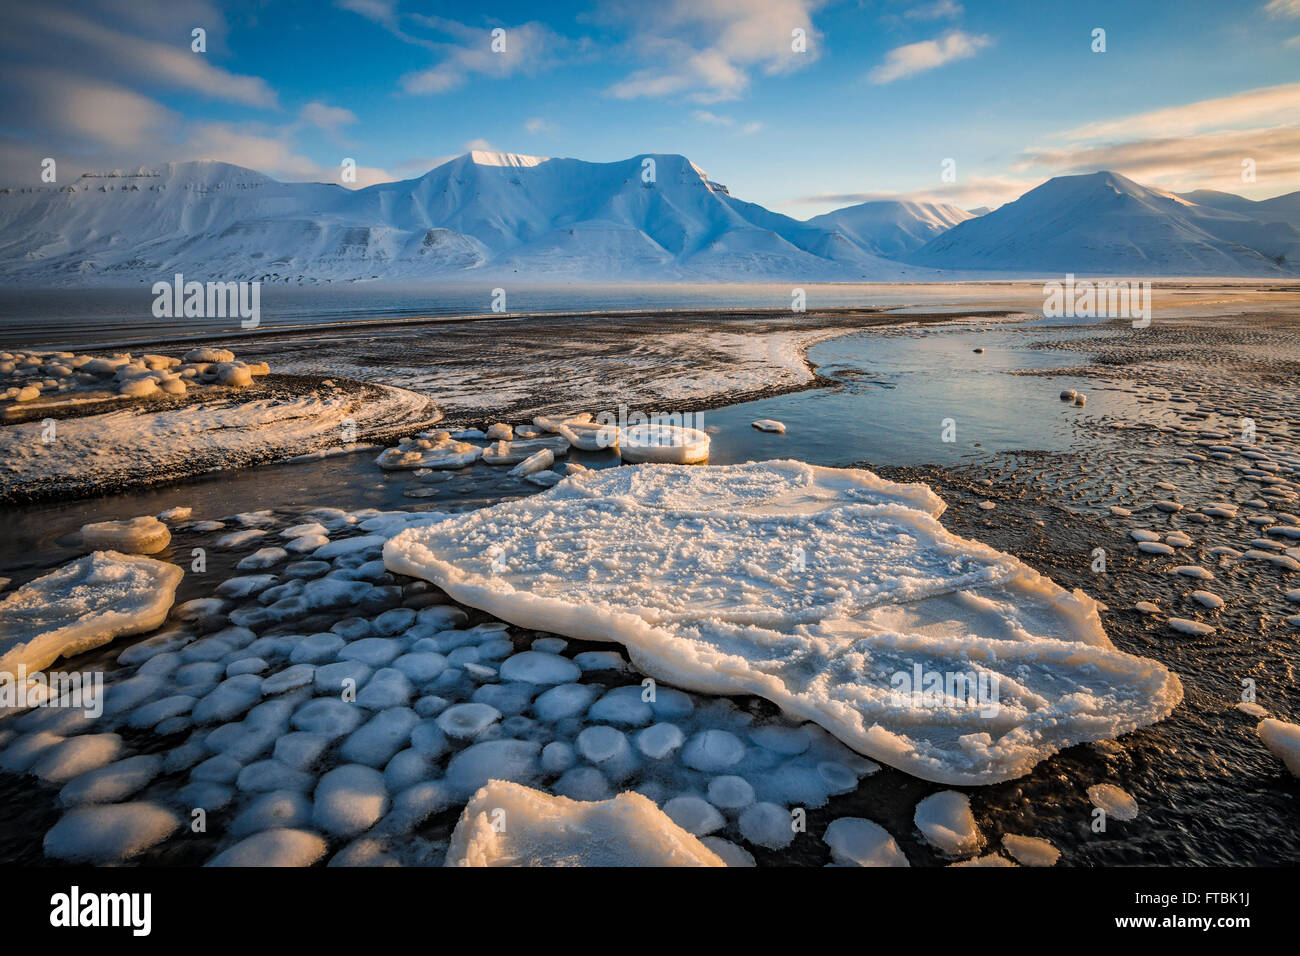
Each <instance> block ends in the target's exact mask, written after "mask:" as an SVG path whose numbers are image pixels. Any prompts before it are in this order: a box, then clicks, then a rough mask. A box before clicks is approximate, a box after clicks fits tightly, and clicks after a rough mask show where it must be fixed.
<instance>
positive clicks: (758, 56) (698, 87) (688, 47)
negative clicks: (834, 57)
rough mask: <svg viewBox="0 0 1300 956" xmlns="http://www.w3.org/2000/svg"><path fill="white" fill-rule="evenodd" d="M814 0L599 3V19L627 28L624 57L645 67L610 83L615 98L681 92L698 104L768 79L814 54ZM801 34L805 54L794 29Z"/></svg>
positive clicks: (731, 96)
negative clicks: (650, 6)
mask: <svg viewBox="0 0 1300 956" xmlns="http://www.w3.org/2000/svg"><path fill="white" fill-rule="evenodd" d="M817 5H818V4H817V3H816V2H815V0H664V2H662V3H660V4H658V5H656V6H655V8H654V10H653V11H648V10H647V9H646V7H645V6H644V4H643V3H640V2H637V0H620V2H616V3H611V4H606V5H605V6H604V7H602V11H601V14H600V16H601V18H602V19H603V20H604V21H605V22H608V23H610V24H611V25H613V26H615V27H617V28H622V29H628V30H630V31H631V38H630V40H629V41H628V51H629V55H631V56H635V57H639V58H640V59H642V60H645V61H648V62H649V63H650V64H651V65H649V66H646V67H643V68H641V69H638V70H636V71H634V72H632V73H631V74H629V75H628V76H626V77H624V78H623V79H622V80H620V81H619V82H617V83H615V84H614V85H613V86H611V87H610V88H609V91H608V92H609V93H610V94H611V95H613V96H616V97H618V98H620V99H635V98H638V97H657V96H674V95H684V96H687V97H688V98H690V99H692V100H695V101H697V102H701V103H716V102H720V101H723V100H732V99H737V98H738V97H740V96H741V95H742V94H743V93H744V92H745V91H746V90H747V89H748V88H749V85H750V82H751V74H752V73H754V72H760V73H762V74H764V75H768V76H774V75H777V74H781V73H787V72H790V71H792V70H797V69H800V68H801V67H804V66H806V65H807V64H808V63H810V62H812V61H813V60H815V59H816V58H817V56H818V47H819V41H820V34H819V33H818V32H817V30H816V28H815V27H814V26H813V23H812V12H813V10H814V9H815V8H816V6H817ZM795 30H802V31H804V36H805V37H806V45H805V51H804V52H797V51H796V50H795V49H794V48H793V47H794V40H793V36H792V34H793V31H795Z"/></svg>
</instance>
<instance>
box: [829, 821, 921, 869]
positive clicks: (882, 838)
mask: <svg viewBox="0 0 1300 956" xmlns="http://www.w3.org/2000/svg"><path fill="white" fill-rule="evenodd" d="M822 839H824V840H825V841H826V845H827V846H829V847H830V849H831V859H833V860H834V861H835V862H836V863H838V864H840V865H841V866H908V865H909V864H908V862H907V857H906V856H904V855H903V851H902V850H900V849H899V848H898V844H897V843H895V842H894V838H893V837H892V836H890V835H889V833H888V831H887V830H885V828H884V827H882V826H881V825H880V824H878V823H873V822H872V821H870V820H864V819H862V818H861V817H840V818H839V819H838V820H832V821H831V824H830V826H828V827H827V828H826V833H825V834H824V836H823V837H822Z"/></svg>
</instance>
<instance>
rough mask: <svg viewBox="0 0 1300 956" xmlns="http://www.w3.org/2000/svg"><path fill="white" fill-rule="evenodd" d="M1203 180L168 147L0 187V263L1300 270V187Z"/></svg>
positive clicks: (393, 277) (39, 269) (50, 280)
mask: <svg viewBox="0 0 1300 956" xmlns="http://www.w3.org/2000/svg"><path fill="white" fill-rule="evenodd" d="M648 167H652V168H653V176H651V175H649V174H648V173H647V169H648ZM1192 195H1195V196H1197V197H1198V199H1199V200H1200V201H1198V200H1197V199H1190V198H1187V197H1179V196H1176V195H1173V194H1172V193H1164V192H1160V191H1158V190H1154V189H1148V188H1146V187H1143V186H1140V185H1138V184H1137V183H1134V182H1132V181H1131V180H1128V179H1125V178H1124V177H1122V176H1117V175H1115V174H1112V173H1097V174H1093V175H1089V176H1069V177H1061V178H1058V179H1053V180H1051V181H1049V182H1047V183H1045V184H1043V185H1042V186H1040V187H1038V188H1037V189H1034V190H1032V191H1030V192H1029V193H1026V194H1025V195H1024V196H1022V197H1021V198H1020V199H1019V200H1017V201H1016V202H1013V203H1009V204H1007V205H1005V206H1002V207H1000V208H999V209H997V210H996V211H994V212H991V213H988V214H987V215H984V216H980V217H978V218H974V217H972V214H970V213H967V212H964V211H963V210H960V209H958V208H956V207H953V206H947V205H944V204H940V203H915V202H871V203H862V204H859V205H856V206H850V207H848V208H846V209H840V210H836V211H835V212H831V213H827V214H825V215H822V216H817V217H814V218H813V219H809V220H807V221H800V220H797V219H792V218H790V217H789V216H785V215H781V214H780V213H776V212H772V211H771V210H768V209H765V208H764V207H762V206H759V205H757V204H755V203H750V202H745V201H744V200H741V199H738V198H736V197H734V196H732V195H731V194H730V193H729V191H728V190H727V188H726V187H724V186H721V185H719V184H717V183H714V182H712V181H711V180H710V179H709V178H708V176H707V175H705V173H704V172H703V171H702V170H701V169H699V167H697V166H695V165H694V164H693V163H691V162H690V160H688V159H686V158H685V157H684V156H678V155H668V154H658V155H656V154H648V155H641V156H634V157H632V158H630V159H626V160H621V161H619V162H613V163H589V162H584V161H582V160H577V159H544V158H540V157H533V156H521V155H517V154H513V153H490V152H477V151H476V152H471V153H467V154H465V155H464V156H460V157H457V158H456V159H453V160H450V161H448V162H446V163H443V164H442V165H440V166H438V167H437V168H435V169H433V170H431V171H429V172H428V173H426V174H425V175H423V176H421V177H419V178H417V179H409V180H403V181H401V182H392V183H383V184H380V185H376V186H371V187H368V188H366V189H359V190H348V189H345V188H343V187H342V186H338V185H329V184H323V183H284V182H279V181H277V180H274V179H272V178H270V177H268V176H265V175H263V174H261V173H258V172H255V171H254V170H250V169H244V168H242V167H239V166H232V165H229V164H226V163H219V162H212V161H200V162H188V163H171V164H168V165H166V166H162V167H159V168H157V169H153V170H139V171H136V172H129V173H128V172H114V173H105V174H100V175H87V176H83V177H82V178H80V179H78V180H77V181H76V182H75V183H71V184H66V185H60V186H43V187H27V188H17V189H5V190H0V280H3V281H6V282H8V283H10V284H22V285H66V284H86V285H114V284H130V283H136V282H150V283H152V282H156V281H159V280H161V279H169V278H170V277H171V276H172V275H173V274H174V273H177V272H180V273H184V274H185V275H186V276H187V277H190V278H193V279H199V280H211V279H216V280H222V281H231V280H236V279H261V280H264V281H283V282H318V281H334V282H338V281H355V280H368V279H383V280H389V281H401V282H410V281H423V280H437V279H452V280H455V279H458V278H459V279H465V278H468V277H469V276H477V277H480V278H482V279H487V278H489V277H490V278H494V279H502V278H516V279H524V280H527V279H536V280H546V279H555V280H644V281H674V280H700V281H787V280H789V281H793V282H810V281H864V280H877V281H887V280H895V279H907V280H914V281H923V280H926V279H938V278H952V277H953V274H954V273H958V274H959V275H960V274H974V275H979V274H981V273H982V272H987V271H994V272H999V273H1006V274H1020V275H1024V274H1035V275H1044V274H1046V275H1059V274H1062V273H1065V272H1076V273H1080V274H1086V273H1118V274H1127V275H1133V274H1151V275H1243V274H1247V275H1288V274H1294V272H1295V271H1296V264H1297V263H1300V229H1298V228H1297V225H1298V223H1297V222H1296V219H1297V215H1296V213H1300V203H1297V202H1296V201H1295V200H1296V198H1297V197H1300V194H1292V196H1282V197H1278V199H1275V200H1267V201H1265V202H1261V203H1251V201H1249V200H1245V199H1241V198H1240V197H1235V196H1229V195H1228V194H1224V193H1214V194H1208V193H1207V194H1199V193H1198V194H1192ZM938 270H943V271H942V272H940V271H938Z"/></svg>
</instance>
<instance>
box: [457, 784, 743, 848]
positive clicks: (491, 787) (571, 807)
mask: <svg viewBox="0 0 1300 956" xmlns="http://www.w3.org/2000/svg"><path fill="white" fill-rule="evenodd" d="M446 865H447V866H726V864H725V863H723V861H722V859H721V857H719V856H718V855H717V854H716V853H714V852H713V851H712V850H710V849H709V848H708V847H707V846H705V845H704V844H703V843H701V842H700V841H699V840H698V839H697V838H696V837H694V836H692V835H691V834H690V833H688V832H687V831H686V830H684V829H682V828H681V827H680V826H678V825H677V824H676V823H674V822H673V821H672V819H670V818H669V816H668V814H666V813H665V812H664V811H662V810H660V809H659V808H658V807H656V806H655V805H654V803H653V802H651V801H650V800H648V799H647V798H646V797H644V796H642V795H641V794H639V793H634V792H631V791H629V792H626V793H620V794H619V795H618V796H616V797H613V798H611V799H609V800H600V801H596V802H583V801H577V800H570V799H568V798H566V797H553V796H550V795H548V794H546V793H542V792H541V791H539V790H533V789H530V788H529V787H525V786H521V785H519V784H517V783H506V782H503V781H500V780H493V781H490V782H489V783H488V784H487V785H486V786H484V787H483V788H482V789H481V790H479V791H478V793H476V794H475V795H474V798H473V799H472V800H471V801H470V802H469V804H468V806H466V807H465V810H464V812H463V813H462V814H461V816H460V820H459V821H458V822H457V824H456V830H455V832H454V833H452V836H451V846H450V848H449V849H448V851H447V860H446Z"/></svg>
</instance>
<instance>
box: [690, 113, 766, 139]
mask: <svg viewBox="0 0 1300 956" xmlns="http://www.w3.org/2000/svg"><path fill="white" fill-rule="evenodd" d="M691 118H692V119H694V120H695V121H696V122H697V123H704V124H706V125H708V126H723V127H726V128H728V129H734V130H735V131H736V132H737V133H739V134H740V135H742V136H749V135H751V134H753V133H757V132H758V131H759V130H761V129H762V128H763V124H762V123H759V122H757V121H753V122H749V123H741V124H739V125H737V122H736V120H735V119H734V118H732V117H730V116H720V115H719V114H717V113H714V112H712V111H710V110H694V111H692V113H691Z"/></svg>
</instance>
